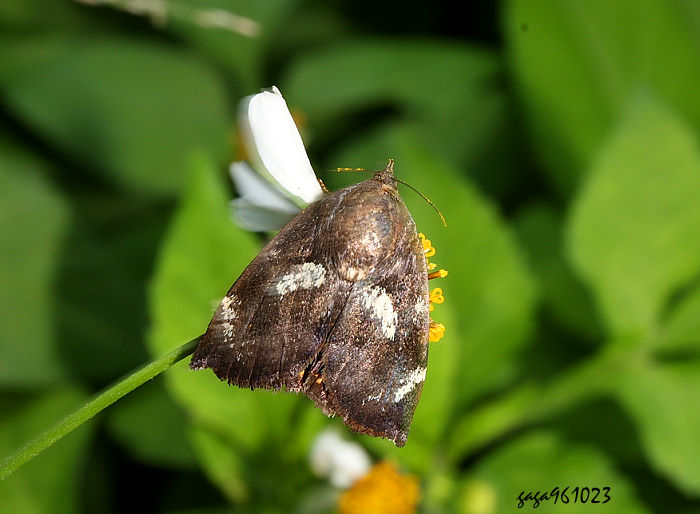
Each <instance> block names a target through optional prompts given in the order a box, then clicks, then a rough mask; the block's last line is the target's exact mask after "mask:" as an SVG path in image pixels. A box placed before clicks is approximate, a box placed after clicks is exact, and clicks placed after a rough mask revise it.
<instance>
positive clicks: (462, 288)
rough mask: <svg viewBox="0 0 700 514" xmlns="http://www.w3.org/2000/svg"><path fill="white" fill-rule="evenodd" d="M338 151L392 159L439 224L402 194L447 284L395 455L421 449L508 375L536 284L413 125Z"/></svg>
mask: <svg viewBox="0 0 700 514" xmlns="http://www.w3.org/2000/svg"><path fill="white" fill-rule="evenodd" d="M343 155H344V157H342V156H341V157H339V158H338V161H339V162H343V159H348V158H350V157H352V158H353V159H354V160H355V161H354V162H357V163H358V164H360V165H362V164H364V163H373V162H375V161H376V160H377V159H379V158H381V157H382V156H387V155H391V156H392V157H395V158H396V173H397V177H399V178H401V179H402V180H405V181H406V182H408V183H409V184H411V185H412V186H413V187H415V188H416V189H418V190H419V191H421V192H423V193H424V194H426V195H428V196H429V197H430V198H431V200H432V201H433V202H434V203H435V204H436V205H437V206H438V207H439V208H440V210H441V211H442V212H443V214H444V216H445V218H446V219H447V223H448V226H447V228H446V229H445V228H444V227H443V226H442V223H441V222H440V218H439V217H438V216H437V215H436V214H435V211H433V210H432V209H431V207H430V206H429V205H427V204H426V202H425V201H424V200H423V199H422V198H420V197H419V196H418V195H416V194H414V193H413V192H412V191H410V190H408V189H404V190H402V196H403V198H404V200H405V201H406V204H407V205H408V207H409V209H410V210H411V212H412V214H413V217H414V219H415V220H416V222H417V226H418V229H419V230H420V231H421V232H424V233H425V234H426V236H427V237H428V238H429V239H430V240H431V241H432V242H433V245H434V247H435V248H436V250H437V253H436V255H435V257H433V258H431V262H434V263H436V264H437V265H438V268H445V269H447V270H448V271H449V276H448V277H447V278H445V279H440V280H434V281H431V283H430V286H431V288H435V287H440V288H442V289H443V290H444V295H445V303H443V304H441V305H437V306H436V307H435V310H434V311H433V312H432V313H431V317H432V318H433V319H434V320H435V321H437V322H443V323H444V324H445V326H446V332H445V337H444V339H442V340H441V341H439V342H437V343H432V344H431V347H430V353H429V358H428V361H429V362H428V373H427V377H426V381H425V385H424V388H423V394H422V396H421V401H420V404H419V406H418V409H417V411H416V416H415V419H414V422H413V428H412V431H411V434H410V435H409V439H408V442H407V445H406V447H405V448H404V450H402V453H403V452H404V451H405V452H409V451H413V449H412V448H413V446H412V445H413V444H415V445H416V448H415V449H416V451H420V450H421V448H420V447H421V446H422V445H426V444H440V442H441V441H444V438H443V436H444V431H445V430H447V427H448V425H449V424H450V423H451V420H452V417H451V416H453V415H454V413H458V412H459V406H461V405H462V404H463V403H466V402H470V401H473V400H474V399H475V398H477V397H478V396H479V395H480V394H483V393H484V392H486V391H488V390H490V389H492V388H493V387H495V386H496V385H499V384H503V383H504V381H506V380H508V379H509V377H510V376H511V372H512V367H513V366H514V364H515V361H514V359H515V355H516V352H517V350H518V349H519V348H520V347H521V346H522V344H523V343H524V342H525V341H526V338H527V336H528V334H529V331H530V329H531V325H532V321H533V320H532V317H533V311H534V307H535V291H534V285H533V282H532V280H531V279H530V277H529V274H528V272H527V270H526V269H525V266H524V264H523V260H522V258H521V256H520V254H519V251H518V248H517V247H516V245H515V243H514V241H513V238H512V236H511V234H510V233H509V232H508V230H507V228H506V226H505V224H504V223H503V221H502V220H500V219H499V217H498V215H497V213H496V212H495V210H494V208H493V206H491V205H489V204H488V202H487V201H486V200H485V199H484V198H482V197H481V196H479V194H478V193H477V192H476V191H475V190H474V189H473V188H472V187H471V186H470V185H469V184H468V183H467V182H466V181H465V180H464V179H463V178H461V177H460V176H459V175H458V174H457V173H456V172H455V171H454V170H453V169H451V168H450V167H449V166H446V165H445V164H444V162H442V161H441V159H439V158H437V157H436V156H435V155H434V154H432V153H431V152H429V151H428V150H427V149H426V148H425V147H424V146H423V145H422V144H421V142H420V139H419V138H418V137H417V135H416V132H415V131H413V130H411V127H407V126H388V127H384V128H381V129H379V130H376V131H374V132H370V133H367V134H366V135H365V136H364V137H362V138H360V139H358V140H357V141H355V142H353V144H349V145H347V146H346V147H345V148H344V151H343ZM427 448H430V446H427ZM425 449H426V448H423V450H422V451H425ZM406 462H408V461H406ZM426 462H427V461H426V460H423V465H424V466H425V465H426Z"/></svg>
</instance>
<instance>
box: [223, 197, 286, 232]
mask: <svg viewBox="0 0 700 514" xmlns="http://www.w3.org/2000/svg"><path fill="white" fill-rule="evenodd" d="M231 207H232V209H233V219H234V221H235V222H236V225H238V226H239V227H241V228H244V229H246V230H250V231H252V232H272V231H275V230H279V229H280V228H282V227H283V226H285V225H286V224H287V223H289V221H290V220H291V219H292V218H293V217H294V216H296V214H297V212H292V213H285V212H283V211H277V210H273V209H267V208H265V207H261V206H259V205H254V204H252V203H250V202H249V201H248V200H247V199H245V198H236V199H235V200H233V201H232V202H231Z"/></svg>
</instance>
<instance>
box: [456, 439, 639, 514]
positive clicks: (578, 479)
mask: <svg viewBox="0 0 700 514" xmlns="http://www.w3.org/2000/svg"><path fill="white" fill-rule="evenodd" d="M475 486H478V487H475ZM555 487H558V488H559V490H563V489H564V488H565V487H569V490H568V492H567V494H568V497H569V503H568V504H563V503H562V500H561V496H560V497H559V498H558V500H557V503H556V505H555V504H554V499H550V500H547V501H543V502H541V503H540V504H539V506H538V507H535V506H534V505H533V502H532V501H528V502H525V504H524V505H523V507H522V510H523V511H525V510H532V509H534V510H535V511H536V512H545V513H546V512H562V511H565V512H573V513H577V512H580V513H590V512H591V511H592V510H595V511H596V512H615V513H618V512H624V513H629V514H632V513H642V512H648V510H647V509H646V508H645V506H644V505H643V503H641V502H640V501H639V500H638V499H637V497H636V495H635V493H634V489H633V487H632V484H631V483H630V481H629V480H628V479H627V478H626V477H625V476H624V475H622V474H620V473H619V472H618V471H617V470H616V469H615V468H614V465H613V463H612V462H611V461H610V460H609V459H608V457H607V456H606V455H605V454H603V453H601V452H600V451H599V450H597V449H596V448H595V447H594V446H589V445H583V444H579V443H573V442H570V441H565V440H562V439H560V438H559V437H557V436H556V435H554V434H552V433H548V432H535V433H533V434H529V435H526V436H524V437H521V438H519V439H516V440H515V441H512V442H510V443H509V444H506V445H505V446H503V447H502V448H499V449H497V450H496V451H494V452H493V453H491V454H490V455H488V456H486V457H485V458H484V459H483V460H482V461H481V462H479V463H478V464H477V466H476V468H475V469H474V471H473V472H472V473H470V474H469V478H468V479H467V482H466V484H465V488H464V491H463V494H462V497H461V499H460V503H459V504H458V505H457V510H458V511H459V512H462V513H464V514H472V513H476V512H511V511H515V510H516V509H517V508H518V495H519V494H520V493H521V491H524V493H523V497H525V495H526V494H527V493H528V492H532V493H533V494H534V493H535V492H539V493H540V494H541V493H544V492H551V491H552V489H554V488H555ZM574 487H579V490H580V488H583V487H588V488H589V489H590V488H592V487H598V488H601V489H602V488H603V487H609V488H610V492H609V495H610V498H611V499H610V501H609V502H608V503H606V504H602V501H604V500H603V498H604V494H603V492H601V493H600V495H599V496H598V501H599V502H601V503H599V504H591V503H590V501H591V500H592V499H593V496H594V493H592V494H591V495H590V497H589V500H588V503H581V501H580V498H579V501H578V502H574V501H573V498H574V493H573V492H572V489H573V488H574ZM485 502H486V503H485ZM479 505H482V506H483V505H488V506H489V507H490V509H488V510H487V509H483V508H482V510H477V509H476V507H477V506H479Z"/></svg>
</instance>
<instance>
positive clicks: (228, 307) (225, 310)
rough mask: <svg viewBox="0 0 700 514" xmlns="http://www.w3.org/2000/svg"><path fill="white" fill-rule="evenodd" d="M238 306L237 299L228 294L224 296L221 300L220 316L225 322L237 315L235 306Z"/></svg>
mask: <svg viewBox="0 0 700 514" xmlns="http://www.w3.org/2000/svg"><path fill="white" fill-rule="evenodd" d="M237 306H238V299H237V298H236V297H235V296H234V297H230V296H224V299H223V300H221V317H222V319H223V320H224V321H225V322H230V321H233V320H234V319H236V318H237V317H238V313H237V312H236V309H235V308H236V307H237Z"/></svg>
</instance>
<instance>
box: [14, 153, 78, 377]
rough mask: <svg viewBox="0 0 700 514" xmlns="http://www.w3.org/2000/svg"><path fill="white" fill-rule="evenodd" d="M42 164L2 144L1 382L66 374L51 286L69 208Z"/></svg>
mask: <svg viewBox="0 0 700 514" xmlns="http://www.w3.org/2000/svg"><path fill="white" fill-rule="evenodd" d="M46 174H47V169H46V166H45V164H44V163H42V162H40V161H39V160H38V159H35V158H33V157H31V156H29V155H27V154H25V153H24V152H21V151H19V150H18V149H17V148H13V147H11V146H10V145H9V144H6V143H3V144H0V184H2V187H0V255H2V266H0V284H2V287H0V354H1V355H2V359H0V384H12V385H13V386H15V387H16V386H21V387H27V386H31V387H37V386H39V385H43V384H47V383H51V382H54V381H56V380H57V379H59V378H61V377H63V376H64V375H65V368H64V366H63V364H62V362H61V359H60V356H59V352H58V349H57V347H56V341H55V338H54V332H55V330H56V316H55V314H56V308H55V307H56V306H55V304H54V298H53V296H52V293H53V285H54V281H55V275H56V268H57V263H58V260H59V257H60V253H61V249H62V248H61V247H62V244H63V242H64V237H65V232H66V228H67V225H68V221H69V208H68V205H67V203H66V201H65V200H64V198H63V196H62V195H61V193H60V191H59V190H58V189H56V188H55V187H54V186H53V184H51V182H49V180H48V179H47V178H46Z"/></svg>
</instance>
